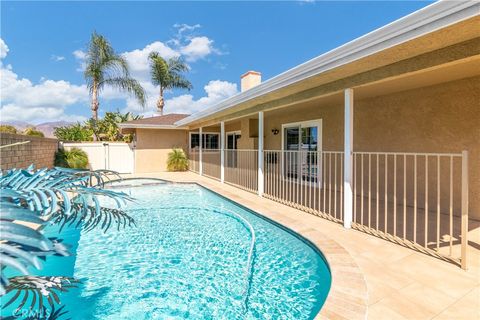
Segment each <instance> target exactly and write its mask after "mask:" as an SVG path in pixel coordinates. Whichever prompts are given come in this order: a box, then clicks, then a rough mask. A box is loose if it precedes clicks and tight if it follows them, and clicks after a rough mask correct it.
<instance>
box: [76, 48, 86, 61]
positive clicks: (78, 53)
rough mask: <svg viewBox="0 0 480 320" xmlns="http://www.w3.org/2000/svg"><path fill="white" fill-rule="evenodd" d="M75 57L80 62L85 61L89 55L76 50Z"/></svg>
mask: <svg viewBox="0 0 480 320" xmlns="http://www.w3.org/2000/svg"><path fill="white" fill-rule="evenodd" d="M73 56H74V57H75V58H76V59H78V60H85V58H86V57H87V53H86V52H84V51H82V50H75V51H73Z"/></svg>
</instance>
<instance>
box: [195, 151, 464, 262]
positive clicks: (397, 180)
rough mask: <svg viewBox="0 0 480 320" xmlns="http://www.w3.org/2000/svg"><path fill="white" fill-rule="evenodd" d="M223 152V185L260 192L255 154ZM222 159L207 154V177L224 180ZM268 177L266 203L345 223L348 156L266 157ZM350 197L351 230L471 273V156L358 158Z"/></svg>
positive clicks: (279, 153) (304, 154) (275, 154)
mask: <svg viewBox="0 0 480 320" xmlns="http://www.w3.org/2000/svg"><path fill="white" fill-rule="evenodd" d="M224 152H225V159H224V170H225V177H224V180H225V182H226V183H229V184H232V185H235V186H238V187H240V188H242V189H245V190H248V191H250V192H257V191H258V151H257V150H225V151H224ZM198 159H199V157H198V154H195V155H193V157H191V160H190V161H191V162H190V163H191V170H192V171H196V170H197V168H198V167H199V164H198ZM220 159H221V152H220V151H219V150H215V151H213V152H212V151H209V152H203V173H204V174H205V175H208V176H210V177H213V178H216V179H219V177H220V172H221V163H220V162H221V161H220ZM197 172H198V171H197ZM263 174H264V193H263V195H264V196H265V197H267V198H270V199H272V200H275V201H278V202H281V203H283V204H286V205H289V206H292V207H295V208H298V209H301V210H304V211H307V212H310V213H312V214H315V215H319V216H321V217H324V218H326V219H329V220H333V221H336V222H342V221H343V220H344V208H343V198H344V190H343V183H344V153H343V152H341V151H322V152H320V151H281V150H265V151H264V171H263ZM353 195H354V196H353V224H352V225H353V227H354V228H356V229H358V230H361V231H364V232H367V233H371V234H374V235H376V236H379V237H382V238H385V239H387V240H390V241H393V242H396V243H399V244H402V245H404V246H407V247H410V248H413V249H416V250H419V251H422V252H424V253H428V254H431V255H434V256H437V257H440V258H444V259H447V260H450V261H455V262H457V263H460V264H461V265H462V267H463V268H465V267H466V248H467V241H468V240H467V234H468V208H467V207H468V155H467V152H463V153H449V154H441V153H398V152H390V153H385V152H353Z"/></svg>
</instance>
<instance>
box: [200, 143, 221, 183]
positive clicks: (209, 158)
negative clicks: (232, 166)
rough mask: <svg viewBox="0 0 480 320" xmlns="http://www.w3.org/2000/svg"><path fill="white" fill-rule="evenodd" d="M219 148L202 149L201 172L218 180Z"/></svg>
mask: <svg viewBox="0 0 480 320" xmlns="http://www.w3.org/2000/svg"><path fill="white" fill-rule="evenodd" d="M220 156H221V153H220V150H204V151H203V154H202V157H203V159H202V160H203V174H204V175H206V176H207V177H210V178H213V179H217V180H220V165H221V163H220Z"/></svg>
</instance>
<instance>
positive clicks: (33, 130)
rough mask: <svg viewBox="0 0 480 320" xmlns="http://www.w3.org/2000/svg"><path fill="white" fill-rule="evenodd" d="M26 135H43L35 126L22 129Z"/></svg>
mask: <svg viewBox="0 0 480 320" xmlns="http://www.w3.org/2000/svg"><path fill="white" fill-rule="evenodd" d="M23 134H24V135H26V136H34V137H45V135H44V134H43V132H42V131H38V130H37V129H36V128H32V127H28V128H26V129H25V130H24V131H23Z"/></svg>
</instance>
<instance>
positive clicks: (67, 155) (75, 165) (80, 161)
mask: <svg viewBox="0 0 480 320" xmlns="http://www.w3.org/2000/svg"><path fill="white" fill-rule="evenodd" d="M55 166H57V167H63V168H72V169H87V168H88V155H87V153H86V152H85V151H83V150H80V149H78V148H72V149H70V150H65V149H59V150H58V151H57V152H56V153H55Z"/></svg>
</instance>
